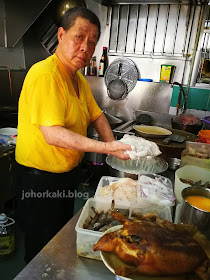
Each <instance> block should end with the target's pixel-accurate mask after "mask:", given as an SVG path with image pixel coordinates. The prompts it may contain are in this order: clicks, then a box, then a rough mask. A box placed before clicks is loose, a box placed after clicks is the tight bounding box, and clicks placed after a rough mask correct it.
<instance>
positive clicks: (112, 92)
mask: <svg viewBox="0 0 210 280" xmlns="http://www.w3.org/2000/svg"><path fill="white" fill-rule="evenodd" d="M121 68H122V63H121V62H120V63H119V68H118V74H117V76H118V77H117V79H115V80H112V81H111V82H110V83H109V84H108V86H107V89H108V95H109V97H110V98H112V99H114V100H116V99H120V98H122V97H123V96H124V95H125V94H126V93H127V88H126V84H125V83H124V82H123V80H122V79H121Z"/></svg>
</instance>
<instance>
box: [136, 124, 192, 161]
mask: <svg viewBox="0 0 210 280" xmlns="http://www.w3.org/2000/svg"><path fill="white" fill-rule="evenodd" d="M165 128H166V127H165ZM166 129H168V130H170V131H171V132H172V134H176V135H181V136H184V137H186V140H185V141H184V142H182V143H179V142H173V141H171V142H170V143H169V144H165V143H164V142H163V139H164V138H155V137H143V138H145V139H147V140H149V141H152V142H155V143H156V144H157V145H158V146H159V149H160V151H161V152H162V154H161V155H160V156H161V157H162V158H164V159H166V158H173V157H176V158H181V152H182V151H183V150H184V149H185V147H186V141H190V142H195V139H196V138H197V136H196V135H195V134H192V133H189V132H186V131H182V130H178V129H173V128H168V127H167V128H166ZM137 136H138V135H137ZM141 137H142V136H141ZM166 137H167V136H166ZM166 137H165V138H166Z"/></svg>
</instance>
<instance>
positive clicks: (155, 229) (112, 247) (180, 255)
mask: <svg viewBox="0 0 210 280" xmlns="http://www.w3.org/2000/svg"><path fill="white" fill-rule="evenodd" d="M112 215H113V217H114V218H115V219H116V220H118V221H120V222H121V223H123V227H122V228H121V229H119V230H117V231H114V232H110V233H107V234H105V235H103V236H102V237H101V238H100V240H99V241H98V242H97V243H96V244H95V245H94V247H93V250H94V251H105V252H114V253H115V254H116V255H117V257H118V258H119V259H120V260H121V261H122V262H123V263H124V264H125V265H123V266H120V267H118V268H117V269H116V270H115V273H116V274H117V275H120V276H127V275H130V274H133V273H135V274H136V273H137V274H140V275H141V274H142V275H151V276H166V275H182V274H186V273H190V272H193V271H195V272H196V273H197V274H198V275H199V278H200V279H206V280H207V279H210V278H208V277H210V269H209V260H208V256H207V254H206V252H205V251H204V249H203V246H201V245H200V242H198V241H197V240H196V238H195V236H196V234H198V236H199V235H200V233H199V232H197V228H196V227H195V226H192V225H182V224H173V223H172V222H169V221H167V220H161V219H160V218H159V217H158V216H156V215H154V214H150V213H148V214H145V215H144V216H143V217H142V218H141V219H140V220H137V219H134V220H129V219H127V218H126V217H125V216H123V215H122V214H121V213H117V212H112ZM201 236H202V235H201ZM202 238H204V236H202ZM202 238H201V239H202ZM204 239H205V238H204ZM205 241H207V240H205ZM207 243H208V241H207ZM127 265H129V266H127Z"/></svg>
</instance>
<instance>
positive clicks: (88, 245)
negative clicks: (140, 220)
mask: <svg viewBox="0 0 210 280" xmlns="http://www.w3.org/2000/svg"><path fill="white" fill-rule="evenodd" d="M91 207H94V208H95V209H96V210H97V211H99V212H100V211H102V210H103V211H108V210H109V209H110V208H111V204H110V203H109V202H107V201H105V200H104V199H102V198H89V199H88V200H87V202H86V204H85V205H84V207H83V210H82V213H81V215H80V217H79V219H78V221H77V224H76V227H75V230H76V232H77V241H76V245H77V254H78V255H79V256H82V257H86V258H90V259H96V260H101V257H100V252H99V251H96V252H94V251H93V250H92V248H93V245H94V244H95V243H97V242H98V240H99V239H100V237H101V236H102V235H103V232H98V231H93V230H88V229H84V228H83V224H84V222H85V220H86V218H87V217H89V216H90V215H93V210H92V209H91ZM115 208H121V209H129V216H132V213H135V214H144V213H148V212H150V211H152V210H155V211H157V213H158V215H159V216H160V217H161V218H162V219H167V220H169V221H172V217H171V208H169V207H163V208H161V207H158V206H157V205H154V207H147V206H146V205H143V204H142V205H139V204H133V206H132V208H131V207H129V205H128V204H126V203H124V202H115Z"/></svg>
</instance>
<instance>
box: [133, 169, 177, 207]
mask: <svg viewBox="0 0 210 280" xmlns="http://www.w3.org/2000/svg"><path fill="white" fill-rule="evenodd" d="M138 182H139V188H138V196H137V203H138V204H142V203H147V205H148V206H149V205H150V204H151V205H155V204H156V205H158V206H159V207H165V206H167V207H171V206H173V205H174V204H175V200H176V198H175V195H174V192H173V185H172V182H171V180H170V179H168V178H166V177H164V176H161V175H158V174H145V175H141V176H139V179H138Z"/></svg>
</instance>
